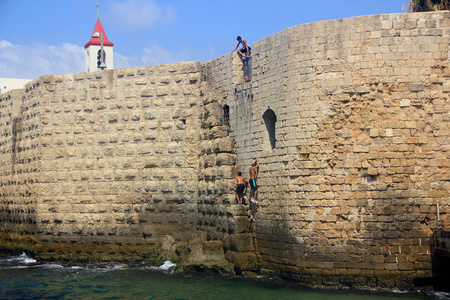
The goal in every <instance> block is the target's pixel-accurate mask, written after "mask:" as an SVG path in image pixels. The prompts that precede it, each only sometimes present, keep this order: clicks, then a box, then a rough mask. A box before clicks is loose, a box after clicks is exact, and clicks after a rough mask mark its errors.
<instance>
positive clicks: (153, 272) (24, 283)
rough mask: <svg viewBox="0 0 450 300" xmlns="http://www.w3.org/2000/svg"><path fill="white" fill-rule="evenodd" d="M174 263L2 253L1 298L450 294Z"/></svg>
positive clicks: (371, 299)
mask: <svg viewBox="0 0 450 300" xmlns="http://www.w3.org/2000/svg"><path fill="white" fill-rule="evenodd" d="M173 266H174V265H173V264H172V263H170V262H166V263H164V265H162V266H161V267H159V268H151V267H147V266H145V265H144V264H143V265H142V266H138V267H128V266H126V265H122V264H114V263H103V264H76V265H65V264H61V263H40V262H38V261H36V260H34V259H31V258H29V257H27V256H26V255H25V254H22V255H20V256H16V257H8V258H0V299H196V300H199V299H245V300H249V299H258V300H263V299H304V300H322V299H323V300H325V299H327V300H328V299H339V300H341V299H342V300H344V299H345V300H355V299H364V300H386V299H404V300H406V299H416V300H417V299H449V298H447V297H449V295H448V294H445V293H441V294H438V293H433V294H430V293H400V292H398V293H379V292H375V291H374V292H359V291H353V290H319V289H311V288H305V287H301V286H299V285H297V284H293V283H288V282H283V281H280V280H274V279H271V278H265V277H259V278H252V279H249V278H246V279H244V278H224V277H218V276H206V275H199V274H172V272H171V271H170V270H171V267H173Z"/></svg>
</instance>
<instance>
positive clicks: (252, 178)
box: [249, 159, 259, 203]
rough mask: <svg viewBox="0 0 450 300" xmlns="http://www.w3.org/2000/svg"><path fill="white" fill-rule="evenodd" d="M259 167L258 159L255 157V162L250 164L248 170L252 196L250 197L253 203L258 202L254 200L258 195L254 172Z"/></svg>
mask: <svg viewBox="0 0 450 300" xmlns="http://www.w3.org/2000/svg"><path fill="white" fill-rule="evenodd" d="M258 169H259V160H258V159H256V160H255V162H254V163H253V164H252V166H251V167H250V169H249V172H250V187H251V189H252V192H251V194H252V197H251V199H250V201H251V202H253V203H259V201H258V200H256V197H257V196H258V186H257V185H256V173H257V171H258Z"/></svg>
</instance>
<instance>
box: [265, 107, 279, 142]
mask: <svg viewBox="0 0 450 300" xmlns="http://www.w3.org/2000/svg"><path fill="white" fill-rule="evenodd" d="M263 119H264V123H265V124H266V129H267V133H268V134H269V141H270V146H271V147H272V149H274V148H275V147H276V142H277V139H276V132H275V123H276V122H277V116H276V115H275V112H274V111H273V110H272V109H270V108H269V109H268V110H266V111H265V112H264V114H263Z"/></svg>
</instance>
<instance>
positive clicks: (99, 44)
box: [84, 1, 114, 72]
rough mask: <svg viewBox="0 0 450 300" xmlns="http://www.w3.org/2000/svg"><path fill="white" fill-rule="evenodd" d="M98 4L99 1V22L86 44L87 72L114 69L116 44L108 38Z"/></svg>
mask: <svg viewBox="0 0 450 300" xmlns="http://www.w3.org/2000/svg"><path fill="white" fill-rule="evenodd" d="M98 6H99V5H98V1H97V5H96V7H97V23H96V24H95V27H94V31H93V32H92V34H91V38H90V40H89V42H88V43H87V44H86V45H85V46H84V49H86V52H85V53H86V72H93V71H97V70H104V69H114V55H113V54H114V52H113V46H114V44H113V43H111V42H110V41H109V40H108V37H107V36H106V33H105V30H104V29H103V26H102V23H101V22H100V16H99V12H98Z"/></svg>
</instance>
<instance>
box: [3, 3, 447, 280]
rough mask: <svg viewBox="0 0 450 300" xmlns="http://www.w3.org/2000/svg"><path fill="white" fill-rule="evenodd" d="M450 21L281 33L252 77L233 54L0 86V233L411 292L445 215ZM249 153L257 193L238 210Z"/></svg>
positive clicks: (256, 57)
mask: <svg viewBox="0 0 450 300" xmlns="http://www.w3.org/2000/svg"><path fill="white" fill-rule="evenodd" d="M449 16H450V15H449V13H448V12H436V13H420V14H395V15H378V16H364V17H356V18H350V19H344V20H333V21H324V22H316V23H311V24H304V25H298V26H295V27H291V28H288V29H286V30H283V31H281V32H279V33H277V34H274V35H272V36H270V37H268V38H265V39H263V40H261V41H257V42H255V43H254V44H253V56H252V59H251V64H252V68H253V74H252V80H251V81H250V82H248V83H243V76H242V70H241V66H242V63H241V62H240V61H239V59H238V58H237V56H236V55H235V54H228V55H225V56H222V57H220V58H218V59H216V60H214V61H210V62H207V63H204V64H202V63H197V62H182V63H178V64H172V65H163V66H148V67H139V68H127V69H121V70H106V71H99V72H93V73H77V74H68V75H61V76H45V77H41V78H39V79H37V80H35V81H33V82H32V83H30V84H29V85H27V89H26V90H16V91H12V92H9V93H7V94H2V98H1V102H0V106H1V112H0V125H1V132H0V155H1V161H0V187H1V193H0V218H1V227H0V231H1V234H2V245H6V246H8V245H9V247H12V246H11V245H15V246H17V244H18V243H23V244H25V245H26V246H27V247H29V248H30V249H32V250H34V251H36V252H37V253H39V254H40V255H41V256H51V257H55V256H56V255H63V254H64V255H66V256H67V255H68V256H73V257H79V256H83V255H90V256H92V257H94V256H95V257H102V258H108V257H110V258H113V257H118V256H124V257H127V258H130V257H135V258H148V257H156V256H160V257H166V258H171V257H180V258H182V259H183V260H184V261H185V262H186V263H188V264H189V263H193V264H197V265H198V264H208V263H211V262H213V263H214V264H215V266H218V265H221V267H223V268H227V269H228V270H231V269H232V267H231V269H230V265H229V264H227V261H228V262H231V263H232V264H233V265H234V266H235V267H236V268H235V270H236V271H238V272H241V271H242V272H245V271H257V270H259V269H268V270H269V269H270V270H275V271H276V272H278V273H279V274H282V275H285V276H288V277H292V278H296V279H299V280H302V281H304V282H308V283H313V284H319V285H321V284H325V285H341V284H344V285H353V286H386V287H394V286H397V287H411V286H412V284H413V282H412V280H413V278H417V277H427V276H431V272H432V270H431V253H430V247H429V243H430V236H431V234H432V229H435V228H436V201H437V200H438V201H439V202H440V204H441V206H440V209H441V215H440V217H441V220H442V224H443V225H444V226H446V225H447V223H448V222H449V210H450V207H449V205H448V190H449V186H448V185H449V178H448V174H449V165H448V158H449V157H448V156H449V153H448V150H449V146H448V145H449V140H448V139H449V138H448V133H449V126H448V121H449V111H448V101H449V100H448V96H449V93H450V87H449V85H448V79H449V76H450V71H449V65H448V50H449V49H448V47H449V40H448V36H449V33H450V22H448V17H449ZM256 157H258V158H259V159H260V163H261V166H260V169H259V173H258V183H259V184H260V185H261V187H260V189H259V200H260V204H259V205H257V206H254V205H252V206H251V207H250V206H245V207H237V206H236V205H234V203H235V199H234V181H233V179H234V176H236V173H237V171H238V170H241V171H243V173H244V175H245V177H248V168H249V167H250V164H251V163H252V162H253V160H254V159H255V158H256ZM248 196H249V195H247V197H248ZM250 208H251V210H250ZM252 217H253V218H254V219H255V222H252ZM425 217H428V218H429V219H431V224H430V225H427V224H426V223H425V222H421V221H423V220H424V219H425ZM447 226H448V225H447ZM55 252H56V253H55Z"/></svg>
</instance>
